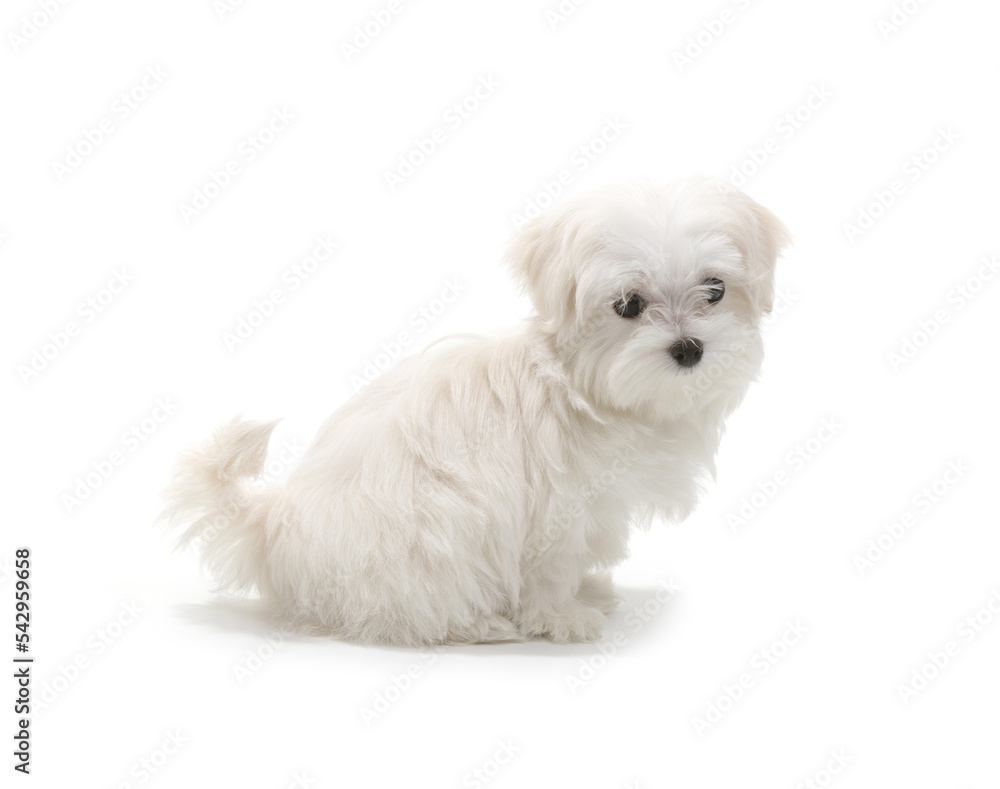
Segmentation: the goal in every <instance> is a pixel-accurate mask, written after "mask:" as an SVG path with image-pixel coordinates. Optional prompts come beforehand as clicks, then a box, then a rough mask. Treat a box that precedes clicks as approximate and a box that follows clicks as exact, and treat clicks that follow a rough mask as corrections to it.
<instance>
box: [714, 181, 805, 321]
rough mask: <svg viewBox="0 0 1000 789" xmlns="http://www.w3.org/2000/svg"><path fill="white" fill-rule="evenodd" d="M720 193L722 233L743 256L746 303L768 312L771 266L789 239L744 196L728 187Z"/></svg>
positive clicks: (779, 225)
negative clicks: (745, 276)
mask: <svg viewBox="0 0 1000 789" xmlns="http://www.w3.org/2000/svg"><path fill="white" fill-rule="evenodd" d="M720 192H721V199H722V200H723V202H724V203H725V205H726V207H727V208H728V209H729V210H727V211H726V212H725V214H726V215H727V216H728V217H729V220H728V221H726V222H725V223H724V227H723V232H725V233H726V235H728V236H729V237H730V238H731V239H732V241H733V243H734V244H735V245H736V248H737V249H738V250H739V251H740V255H742V256H743V263H744V265H745V266H746V267H747V275H748V276H747V280H748V287H747V290H748V293H749V296H750V299H751V300H752V301H753V303H754V307H755V308H756V309H757V310H758V311H759V312H761V313H765V312H770V311H771V308H772V307H773V306H774V265H775V263H776V262H777V260H778V256H779V255H780V254H781V252H782V250H783V249H784V248H785V247H786V246H788V245H789V244H790V243H791V240H792V239H791V236H790V235H789V233H788V230H787V229H786V228H785V226H784V225H783V224H782V223H781V221H780V220H779V219H778V217H776V216H775V215H774V214H772V213H771V212H770V211H768V210H767V209H766V208H764V206H762V205H761V204H760V203H758V202H756V201H755V200H753V199H751V198H750V197H749V196H748V195H746V194H745V193H744V192H741V191H740V190H739V189H733V188H731V187H730V188H726V189H723V190H720Z"/></svg>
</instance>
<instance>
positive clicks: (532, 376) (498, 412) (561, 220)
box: [163, 178, 788, 645]
mask: <svg viewBox="0 0 1000 789" xmlns="http://www.w3.org/2000/svg"><path fill="white" fill-rule="evenodd" d="M787 240H788V236H787V232H786V230H785V228H784V227H783V226H782V224H781V223H780V222H779V221H778V220H777V218H775V216H774V215H773V214H772V213H771V212H770V211H768V210H767V209H765V208H764V207H762V206H761V205H759V204H757V203H756V202H754V201H753V200H751V199H750V198H749V197H747V196H746V195H745V194H743V193H742V192H740V191H738V190H735V189H732V188H730V187H728V186H726V185H723V184H721V183H719V182H716V181H714V180H710V179H708V178H695V179H690V180H685V181H681V182H676V183H670V184H666V185H653V184H651V183H640V184H636V185H629V186H620V187H610V188H604V189H600V190H597V191H594V192H591V193H589V194H585V195H582V196H580V197H576V198H573V199H567V200H566V201H565V202H563V203H562V204H560V205H558V206H557V207H555V208H553V209H552V210H550V211H549V212H548V213H546V214H544V215H542V216H541V217H539V218H537V219H535V220H532V221H531V222H530V223H529V224H527V225H525V226H524V227H523V229H521V230H520V231H519V233H518V234H517V235H516V237H515V238H514V240H513V242H512V243H511V245H510V247H509V249H508V254H507V257H508V260H509V263H510V265H511V267H512V269H513V272H514V274H515V275H516V277H517V278H518V280H519V281H520V282H521V283H522V284H523V286H524V288H525V289H526V290H527V293H528V295H529V297H530V299H531V302H532V304H533V306H534V312H533V313H532V314H531V315H530V317H529V318H528V319H527V321H526V322H525V323H524V324H523V325H522V326H521V327H520V328H519V329H517V330H516V331H512V332H510V333H507V334H505V335H501V336H498V337H491V338H486V337H479V336H470V335H461V336H456V337H451V338H446V339H444V340H440V341H438V342H436V343H434V344H432V345H431V346H429V347H428V348H427V349H425V350H424V351H423V352H421V353H418V354H415V355H413V356H411V357H408V358H406V359H404V360H403V361H402V362H401V363H399V364H398V365H397V366H396V367H394V368H393V369H391V370H389V371H387V372H386V373H384V374H383V375H381V376H380V377H379V378H378V379H376V380H375V381H374V382H373V383H372V384H370V385H369V386H368V387H366V388H365V389H363V390H362V391H361V392H360V393H359V394H357V395H356V396H354V398H353V399H351V400H349V401H348V402H347V403H345V404H344V405H343V406H342V407H341V408H340V409H339V410H338V411H336V412H335V413H334V414H333V415H332V416H331V417H330V418H329V419H328V420H327V421H326V422H325V423H324V424H323V425H322V427H321V428H320V429H319V433H318V435H317V436H316V438H315V440H314V441H313V442H312V445H311V446H310V447H309V449H308V450H307V452H306V454H305V456H304V457H303V458H302V460H301V462H300V464H299V465H298V467H297V468H296V469H294V471H293V472H292V473H291V475H290V477H289V478H288V480H287V482H285V483H284V484H283V485H281V486H270V487H261V486H260V485H256V486H255V485H254V484H253V479H254V478H255V477H257V476H259V475H260V473H261V471H262V469H263V466H264V463H265V458H266V453H267V446H268V439H269V437H270V434H271V431H272V429H273V428H274V426H275V424H276V423H275V422H252V421H245V420H242V419H240V418H237V419H235V420H234V421H232V422H230V423H228V424H226V425H225V426H223V427H222V428H220V429H219V430H218V432H217V433H216V434H215V436H214V437H213V438H212V439H211V440H209V441H208V442H206V443H205V444H203V445H201V446H198V447H195V448H193V449H190V450H188V451H187V452H186V453H185V454H184V455H182V457H181V458H180V461H179V463H178V467H177V470H176V472H175V475H174V477H173V479H172V481H171V483H170V485H169V487H168V488H167V490H166V491H165V504H164V512H163V514H164V517H165V518H166V519H168V520H169V521H171V522H172V523H173V524H175V525H179V526H183V527H184V531H183V535H182V537H181V540H180V543H181V545H186V544H188V543H192V542H193V543H196V544H197V545H198V546H199V548H200V553H201V558H202V562H203V564H204V566H205V567H206V568H207V569H208V571H209V572H210V573H211V574H212V575H213V576H214V577H215V578H216V579H217V581H218V583H219V587H220V588H221V589H226V590H230V591H234V592H244V593H247V592H254V591H255V592H257V593H258V594H259V595H260V596H261V597H262V598H264V599H265V600H266V601H268V602H269V603H271V604H272V605H273V607H274V608H275V613H276V614H277V616H279V617H280V619H281V620H282V621H283V622H284V623H285V624H286V625H288V626H290V627H295V628H299V629H302V630H306V631H309V632H314V633H323V634H329V635H333V636H335V637H339V638H345V639H352V640H357V641H363V642H370V643H387V644H397V645H424V644H455V643H470V642H488V641H519V640H524V639H529V638H534V637H542V638H547V639H550V640H552V641H556V642H570V641H594V640H596V639H598V638H600V636H601V631H602V626H603V622H604V618H605V615H606V614H608V613H609V612H610V611H611V610H612V609H613V608H614V607H615V605H616V603H617V602H618V599H619V598H618V597H617V595H616V593H615V590H614V587H613V585H612V582H611V576H610V574H609V570H610V568H612V567H614V566H615V565H616V564H618V563H619V562H621V561H622V560H623V559H624V558H625V556H626V553H627V541H628V535H629V530H630V529H631V528H633V527H640V528H645V527H648V525H649V524H650V522H651V521H652V520H653V518H654V517H656V516H659V517H662V518H666V519H671V520H677V519H681V518H684V517H685V516H687V515H688V514H689V513H690V512H691V510H692V509H693V508H694V505H695V503H696V500H697V498H698V494H699V491H700V488H701V486H702V483H703V481H704V480H705V478H706V477H710V476H711V475H712V474H713V472H714V456H715V453H716V449H717V447H718V444H719V439H720V436H721V434H722V430H723V422H724V420H725V419H726V417H727V416H728V415H729V414H730V413H731V412H732V411H733V409H734V408H735V407H736V406H737V404H738V403H739V402H740V400H741V399H742V398H743V396H744V394H745V393H746V391H747V387H748V385H749V384H750V382H751V381H752V380H753V379H754V378H755V377H756V375H757V373H758V371H759V369H760V366H761V361H762V357H763V348H762V344H761V336H760V329H761V318H762V316H763V315H764V314H765V313H767V312H768V311H769V310H770V309H771V303H772V298H773V293H774V278H773V275H774V265H775V261H776V259H777V257H778V255H779V252H780V251H781V249H782V247H783V246H784V245H785V244H786V242H787Z"/></svg>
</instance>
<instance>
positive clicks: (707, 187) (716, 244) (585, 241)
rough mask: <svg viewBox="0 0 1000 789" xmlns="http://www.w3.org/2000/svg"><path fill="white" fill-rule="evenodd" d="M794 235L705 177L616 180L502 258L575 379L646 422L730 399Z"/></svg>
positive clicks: (755, 365)
mask: <svg viewBox="0 0 1000 789" xmlns="http://www.w3.org/2000/svg"><path fill="white" fill-rule="evenodd" d="M787 242H788V234H787V231H786V230H785V228H784V227H783V226H782V224H781V222H779V221H778V219H777V218H776V217H775V216H774V215H773V214H772V213H771V212H770V211H768V210H767V209H766V208H764V207H763V206H761V205H759V204H757V203H756V202H754V201H753V200H751V199H750V198H749V197H747V195H745V194H743V193H742V192H740V191H738V190H736V189H733V188H731V187H729V186H727V185H724V184H722V183H720V182H717V181H714V180H711V179H708V178H701V177H699V178H694V179H690V180H686V181H682V182H677V183H672V184H667V185H663V186H657V185H653V184H649V183H642V184H636V185H630V186H623V187H611V188H605V189H601V190H598V191H595V192H590V193H588V194H584V195H581V196H579V197H577V198H574V199H571V200H568V201H566V202H565V203H564V204H562V205H560V206H558V207H556V208H555V209H553V210H551V211H549V212H548V213H546V214H544V215H543V216H541V217H539V218H538V219H535V220H533V221H532V222H531V223H529V224H528V225H526V226H525V227H524V229H523V230H521V232H520V233H519V234H518V235H517V236H516V237H515V239H514V241H513V243H512V244H511V246H510V248H509V250H508V258H509V260H510V262H511V264H512V266H513V268H514V271H515V272H516V274H517V275H518V277H519V278H520V279H521V280H522V282H523V283H524V285H525V287H526V289H527V291H528V294H529V296H530V297H531V301H532V303H533V304H534V307H535V310H536V311H537V312H538V316H539V325H540V326H541V327H542V328H543V329H544V331H545V332H547V333H548V335H549V336H550V338H551V340H552V344H553V347H555V348H556V350H557V353H558V355H559V357H560V360H561V361H562V363H563V365H564V367H565V369H566V373H567V375H568V376H569V378H570V381H571V382H572V384H573V386H574V387H575V388H576V389H578V390H579V391H580V392H581V393H582V394H584V395H585V396H586V397H587V398H588V399H589V400H591V402H592V403H594V404H595V405H597V406H598V407H600V408H602V409H608V410H614V411H625V412H631V413H635V414H637V415H640V416H642V417H643V418H646V419H649V420H653V421H663V420H669V419H673V418H676V417H679V416H682V415H684V414H686V413H688V412H690V411H691V410H692V409H695V408H698V407H699V406H707V405H709V404H711V403H714V402H719V401H731V400H733V399H736V400H738V399H739V397H741V396H742V394H743V392H744V391H745V390H746V387H747V385H748V384H749V382H750V381H751V380H752V379H753V378H754V377H755V376H756V374H757V372H758V370H759V368H760V364H761V361H762V359H763V350H762V345H761V340H760V325H761V318H762V316H763V315H764V314H765V313H767V312H769V311H770V309H771V305H772V301H773V297H774V265H775V262H776V260H777V258H778V255H779V253H780V251H781V249H782V247H783V246H784V245H785V244H786V243H787Z"/></svg>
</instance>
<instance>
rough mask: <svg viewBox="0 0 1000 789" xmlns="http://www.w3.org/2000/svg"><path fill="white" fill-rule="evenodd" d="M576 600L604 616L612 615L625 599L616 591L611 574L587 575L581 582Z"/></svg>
mask: <svg viewBox="0 0 1000 789" xmlns="http://www.w3.org/2000/svg"><path fill="white" fill-rule="evenodd" d="M576 599H577V600H579V601H580V602H581V603H583V604H584V605H586V606H592V607H594V608H596V609H598V610H599V611H601V612H602V613H604V614H610V613H611V612H612V611H614V610H615V608H617V607H618V603H620V602H621V601H622V599H623V598H622V596H621V595H620V594H618V593H617V592H616V591H615V585H614V583H612V581H611V573H591V574H590V575H585V576H584V577H583V580H582V581H580V590H579V591H578V592H577V593H576Z"/></svg>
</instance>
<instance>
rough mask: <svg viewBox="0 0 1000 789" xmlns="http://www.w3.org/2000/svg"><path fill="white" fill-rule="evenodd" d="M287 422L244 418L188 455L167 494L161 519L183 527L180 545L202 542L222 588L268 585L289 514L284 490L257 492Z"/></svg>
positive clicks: (180, 462)
mask: <svg viewBox="0 0 1000 789" xmlns="http://www.w3.org/2000/svg"><path fill="white" fill-rule="evenodd" d="M278 421H279V420H276V421H273V422H252V421H248V420H245V419H242V418H241V417H236V418H235V419H233V420H232V421H231V422H229V423H228V424H225V425H223V426H222V427H220V428H219V429H218V430H217V431H216V433H215V435H214V436H212V438H210V439H209V440H208V441H206V442H204V443H203V444H201V445H198V446H195V447H192V448H190V449H188V450H187V451H185V452H184V453H182V454H181V456H180V457H179V458H178V461H177V467H176V469H175V470H174V474H173V476H172V478H171V480H170V483H169V485H168V486H167V488H166V489H165V490H164V491H163V499H162V506H161V510H160V517H159V520H160V521H165V522H167V523H168V524H169V525H170V526H171V527H178V528H183V531H182V532H181V534H180V537H179V539H178V548H183V547H185V546H187V545H190V544H194V545H196V546H197V547H198V549H199V553H200V556H201V563H202V566H203V567H204V568H205V569H206V570H208V572H209V573H210V574H211V575H212V576H213V578H214V579H215V580H216V582H217V584H218V587H219V589H226V590H229V591H234V592H249V591H251V590H253V589H257V590H259V591H260V592H261V593H262V594H264V593H266V591H267V590H268V587H269V586H270V584H269V576H270V573H269V572H268V561H267V559H268V543H269V541H271V539H273V534H274V532H275V530H276V529H278V528H279V527H280V525H281V523H282V521H283V520H284V518H285V513H284V509H285V500H284V497H283V492H282V491H281V490H280V489H277V488H264V489H258V490H254V489H253V487H252V486H251V484H250V482H251V480H252V479H254V478H256V477H258V476H259V475H260V473H261V471H262V470H263V468H264V460H265V458H266V456H267V444H268V440H269V439H270V437H271V431H273V430H274V427H275V425H277V424H278Z"/></svg>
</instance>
